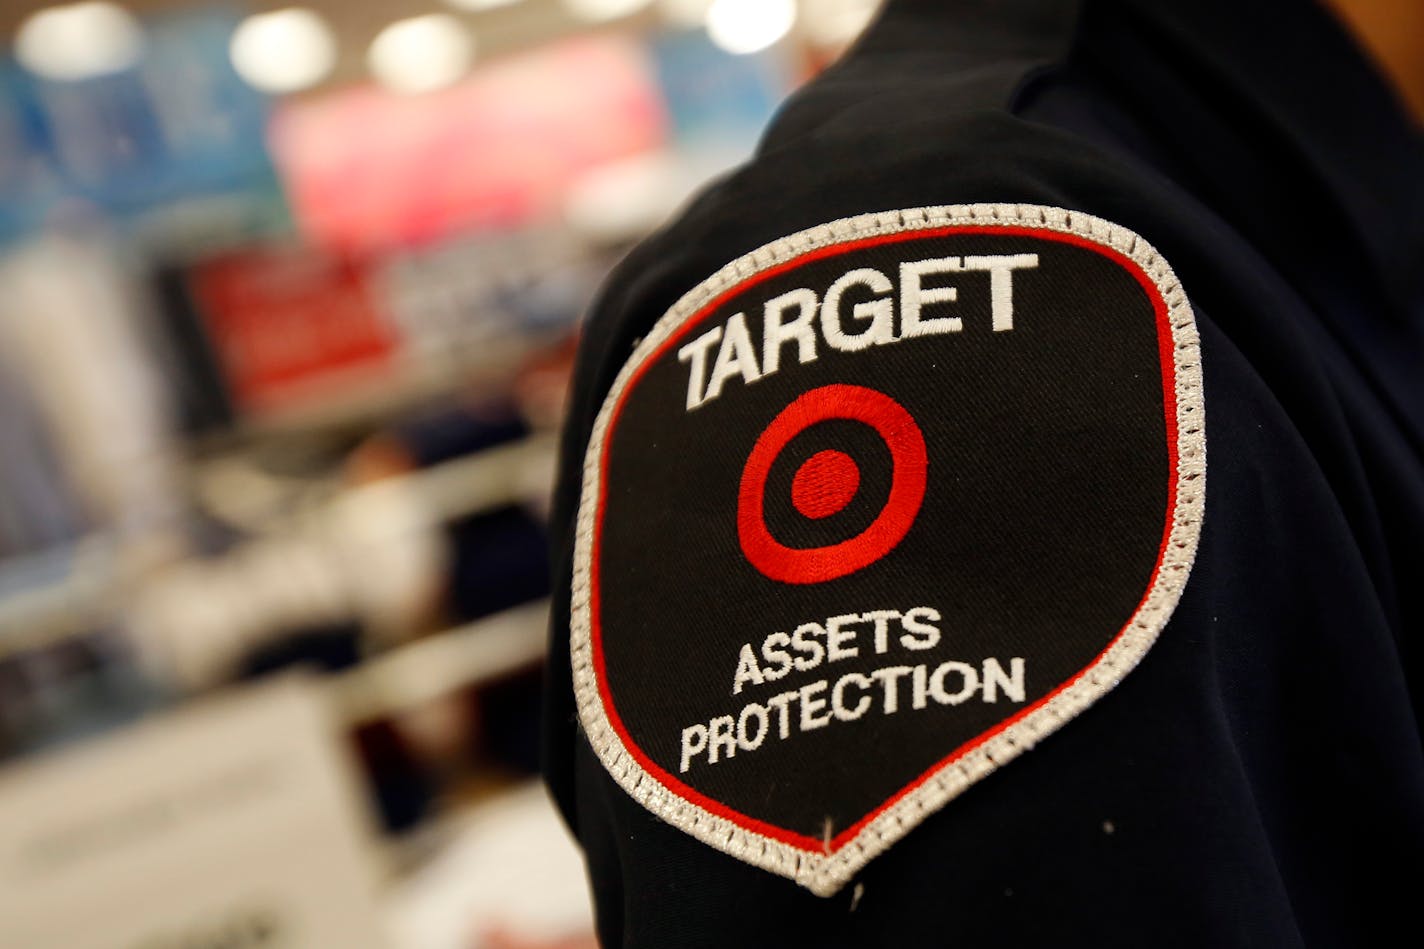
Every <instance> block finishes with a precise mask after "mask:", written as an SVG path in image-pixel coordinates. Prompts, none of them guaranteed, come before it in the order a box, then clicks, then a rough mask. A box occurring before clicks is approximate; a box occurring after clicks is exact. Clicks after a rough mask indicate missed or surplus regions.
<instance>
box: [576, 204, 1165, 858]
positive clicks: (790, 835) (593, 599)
mask: <svg viewBox="0 0 1424 949" xmlns="http://www.w3.org/2000/svg"><path fill="white" fill-rule="evenodd" d="M951 234H955V235H959V234H980V235H995V236H996V235H1010V236H1012V235H1018V236H1021V237H1033V238H1037V239H1040V240H1050V241H1057V242H1058V243H1062V244H1071V245H1073V246H1076V247H1082V248H1084V249H1086V250H1091V251H1093V252H1095V253H1097V254H1100V255H1102V256H1103V257H1106V258H1108V259H1109V260H1111V261H1112V262H1113V263H1115V264H1117V265H1118V266H1120V267H1122V268H1123V269H1125V270H1126V271H1127V272H1128V273H1130V274H1131V275H1132V276H1133V277H1135V278H1136V279H1137V282H1138V284H1139V285H1141V287H1142V289H1143V291H1144V292H1145V293H1146V294H1147V299H1148V301H1149V302H1150V303H1151V304H1152V310H1153V314H1154V316H1155V318H1156V322H1157V349H1158V359H1159V362H1160V364H1161V371H1162V405H1163V412H1164V414H1165V415H1166V436H1167V455H1168V465H1167V469H1168V477H1167V505H1166V507H1167V511H1166V525H1165V526H1164V528H1163V531H1162V542H1161V544H1160V545H1159V547H1158V549H1157V562H1156V563H1155V564H1154V565H1153V567H1152V575H1151V577H1150V578H1149V579H1148V582H1147V588H1146V589H1145V590H1144V591H1143V594H1142V598H1141V599H1140V600H1138V604H1137V607H1136V608H1135V609H1134V610H1133V613H1132V615H1133V616H1134V617H1135V616H1136V615H1137V614H1138V612H1139V611H1140V610H1141V609H1142V605H1143V603H1145V602H1146V601H1147V598H1148V596H1149V595H1150V594H1151V593H1152V591H1153V590H1154V589H1156V587H1157V581H1158V578H1159V575H1160V573H1161V570H1162V560H1163V557H1164V556H1165V554H1166V550H1167V545H1168V542H1169V540H1170V538H1171V533H1172V521H1173V518H1174V517H1175V515H1176V510H1177V481H1178V480H1179V471H1178V467H1179V459H1178V456H1177V440H1178V432H1177V390H1176V374H1177V366H1176V359H1175V358H1174V354H1173V346H1174V344H1173V341H1172V325H1171V322H1170V320H1169V319H1168V312H1167V302H1166V301H1165V300H1164V299H1162V294H1161V291H1160V290H1159V289H1158V288H1157V284H1156V283H1155V282H1154V281H1153V280H1152V278H1151V277H1149V276H1148V275H1147V273H1146V271H1144V270H1143V269H1142V267H1141V266H1140V265H1139V264H1138V263H1137V262H1136V261H1134V260H1132V259H1131V258H1130V257H1128V256H1126V255H1125V254H1123V253H1122V252H1120V251H1118V250H1116V249H1115V248H1112V247H1109V246H1107V245H1105V244H1100V243H1097V242H1096V241H1093V240H1090V239H1088V238H1086V237H1080V236H1079V235H1077V234H1068V233H1064V232H1062V231H1057V230H1051V229H1048V228H1036V227H1023V226H1019V225H1004V226H998V227H996V226H993V225H973V224H971V225H954V224H950V225H944V226H941V227H927V228H920V229H915V230H904V231H897V232H895V233H892V234H881V235H878V236H875V237H867V238H862V239H860V240H851V241H847V242H845V243H839V244H831V245H828V246H826V247H822V248H819V249H816V250H812V251H808V252H807V253H805V254H801V255H799V256H796V257H793V258H791V259H790V260H787V261H783V262H782V263H780V264H778V265H776V266H774V267H770V268H768V269H766V270H763V271H760V272H758V273H755V274H753V275H752V276H750V277H748V278H747V279H745V280H743V281H740V282H739V283H736V284H734V285H733V286H731V287H729V288H727V289H726V290H724V291H722V292H721V293H719V294H718V295H717V296H715V297H714V298H712V299H711V300H710V301H708V302H707V303H706V304H704V305H703V306H702V308H701V309H699V310H698V311H697V312H695V313H694V314H692V315H691V316H690V317H688V318H687V320H686V321H685V322H684V323H683V324H682V325H681V326H680V327H678V328H677V330H676V331H675V332H673V333H671V334H670V335H669V336H668V338H667V339H666V340H664V341H663V343H662V345H660V346H659V347H658V348H657V349H656V350H654V351H653V352H652V353H651V354H649V355H648V356H647V357H646V358H645V359H644V360H643V362H642V364H641V365H639V366H638V368H637V369H636V370H635V371H634V373H633V375H632V377H631V378H630V379H629V380H628V382H627V385H625V386H624V388H623V392H622V394H621V396H620V397H619V400H618V404H617V405H615V406H614V408H613V412H612V414H611V416H610V418H609V421H608V426H607V430H606V431H605V432H604V436H603V446H602V453H601V456H600V458H599V460H598V465H599V482H598V511H597V514H596V516H595V519H594V534H593V543H592V547H591V549H590V556H589V581H590V583H589V637H590V646H591V650H592V655H593V667H594V675H595V677H596V679H597V682H598V694H599V698H600V700H601V701H602V703H603V709H604V713H605V714H606V715H607V716H608V722H609V724H610V725H611V726H612V727H613V730H614V731H615V732H616V733H617V735H618V738H619V740H620V741H621V742H622V743H623V747H624V749H626V750H627V752H628V754H629V755H630V756H631V757H632V758H633V759H634V760H635V761H636V762H637V763H638V765H639V766H640V767H641V768H642V769H643V770H644V771H645V772H647V774H648V775H649V776H651V777H652V778H653V779H654V780H655V781H657V782H658V783H659V784H660V785H662V786H663V787H664V788H666V789H667V790H668V791H669V792H671V793H672V794H674V795H676V796H677V797H679V798H681V799H683V800H685V801H687V802H688V803H690V804H693V805H695V806H697V807H700V808H702V809H703V810H705V811H707V812H708V813H711V814H714V815H716V816H718V817H721V818H723V819H724V820H727V821H730V822H731V823H733V824H735V825H737V826H739V827H741V828H743V829H745V830H748V831H751V832H752V833H756V834H760V835H762V836H764V837H769V838H771V839H772V840H777V841H780V842H781V843H784V844H788V845H789V846H792V847H796V848H798V849H801V850H805V851H807V852H810V853H814V854H817V855H824V856H831V855H833V854H835V853H836V852H837V851H839V850H840V849H841V848H842V847H844V846H845V845H846V844H847V843H849V842H850V841H851V840H853V839H854V838H855V836H856V835H857V834H858V833H859V832H860V831H861V829H862V828H863V827H865V826H866V825H867V824H869V823H870V822H871V821H873V820H875V818H877V817H879V816H880V815H881V814H882V813H884V812H885V811H886V810H888V809H889V808H891V807H893V806H894V805H895V804H896V803H897V802H898V801H900V800H901V799H903V798H904V797H905V796H906V795H908V794H910V793H912V792H913V791H914V790H915V789H916V788H918V787H920V786H921V785H923V784H924V783H925V782H926V781H928V780H929V779H930V778H932V777H933V776H934V775H935V774H937V773H939V772H940V771H942V770H943V769H944V768H946V767H948V766H949V765H952V764H953V763H954V762H956V761H958V760H959V759H960V758H962V757H963V756H964V755H966V754H968V753H969V752H970V751H973V750H974V749H975V748H978V747H980V746H981V745H983V744H984V743H985V742H987V741H989V740H990V739H991V738H993V737H994V736H995V735H997V734H999V733H1001V732H1003V731H1004V730H1006V729H1008V728H1010V727H1011V726H1013V725H1014V724H1015V723H1017V722H1019V721H1021V720H1022V719H1024V718H1026V717H1027V716H1028V715H1030V714H1032V713H1033V712H1035V711H1037V710H1038V709H1039V708H1041V707H1043V706H1044V705H1046V704H1048V702H1049V701H1050V700H1051V699H1053V698H1054V696H1056V695H1058V694H1060V693H1061V692H1063V691H1064V690H1066V689H1068V688H1069V687H1070V686H1072V685H1073V683H1075V682H1077V681H1078V680H1079V679H1081V678H1082V677H1083V676H1084V675H1085V674H1087V673H1088V672H1089V671H1091V670H1092V669H1093V667H1095V666H1096V665H1097V664H1098V663H1099V662H1100V661H1101V660H1102V658H1103V656H1104V655H1106V654H1107V653H1108V652H1109V651H1110V650H1111V649H1112V648H1113V646H1115V645H1116V644H1117V643H1118V641H1119V640H1121V639H1122V637H1123V635H1124V634H1125V633H1126V632H1127V630H1128V628H1129V626H1130V625H1131V623H1130V622H1129V623H1128V624H1127V625H1125V626H1124V627H1123V628H1122V629H1121V630H1119V631H1118V634H1117V635H1116V636H1114V637H1113V638H1112V640H1110V641H1109V642H1108V644H1107V646H1106V647H1104V648H1103V650H1102V651H1101V652H1099V653H1098V655H1096V656H1094V657H1093V660H1092V661H1091V662H1089V663H1088V664H1087V665H1085V666H1084V667H1083V668H1082V669H1080V670H1078V672H1077V673H1075V674H1074V675H1072V676H1070V677H1069V678H1068V679H1066V680H1065V681H1064V682H1063V683H1062V684H1061V685H1059V686H1058V688H1056V689H1054V690H1053V691H1051V692H1049V693H1048V694H1047V695H1045V696H1043V697H1042V698H1040V699H1039V700H1038V701H1036V702H1034V703H1033V704H1032V705H1029V706H1027V707H1025V708H1022V709H1020V710H1019V711H1018V712H1017V713H1016V714H1015V715H1013V716H1012V717H1010V718H1007V719H1005V720H1004V721H1002V722H1000V723H999V724H998V725H996V726H994V727H993V728H991V729H989V730H988V731H986V732H983V733H981V734H980V735H978V736H976V737H975V738H973V739H971V740H969V741H967V742H965V743H964V744H962V745H960V746H959V747H958V748H956V749H954V750H953V751H951V752H950V753H949V754H948V755H946V756H945V757H943V758H941V759H940V760H939V761H937V762H935V763H934V764H933V765H931V766H930V767H929V768H927V769H926V770H925V771H924V772H923V773H921V774H920V776H919V777H917V778H916V779H915V780H913V781H911V782H910V783H909V784H907V785H905V786H904V787H903V788H901V789H900V790H899V791H898V792H896V793H895V794H894V795H892V796H891V797H889V798H888V799H886V800H885V802H884V803H882V804H881V805H880V806H879V807H877V808H875V810H873V811H871V812H870V813H869V814H866V815H865V816H864V817H862V818H861V819H860V820H858V821H856V822H855V823H854V824H852V825H851V826H850V827H848V828H846V829H845V830H843V831H841V832H840V833H839V834H837V835H836V836H835V837H834V838H832V839H831V841H830V843H829V844H827V843H826V842H825V841H824V840H821V839H818V838H814V837H807V836H805V835H803V834H798V833H795V832H794V831H790V830H786V829H785V828H782V827H777V826H775V825H773V824H768V823H766V822H764V821H760V820H757V819H756V818H754V817H750V816H748V815H746V814H742V813H741V812H739V811H735V810H733V809H732V808H730V807H727V806H726V805H725V804H722V803H721V802H719V801H715V800H713V799H712V798H709V797H707V796H706V795H704V794H702V793H701V792H699V791H697V790H695V789H693V788H691V787H689V786H688V785H686V784H684V783H683V782H682V781H679V780H678V779H677V778H676V777H674V776H673V775H671V774H669V773H668V772H667V771H666V770H664V769H663V768H662V767H661V766H659V765H658V764H657V763H656V762H654V761H653V760H652V759H651V758H649V757H648V755H647V753H646V752H644V751H643V749H642V748H640V747H638V745H637V743H635V742H634V741H633V738H632V736H631V735H630V734H629V733H628V729H627V728H626V727H625V726H624V724H623V720H622V718H621V717H619V715H618V710H617V708H616V707H615V706H614V704H613V696H612V693H611V692H610V691H609V688H608V676H607V670H606V669H605V667H604V659H603V627H602V624H601V622H600V620H599V545H600V542H601V540H602V536H603V513H604V511H605V510H607V499H608V453H609V451H610V449H611V448H612V445H613V430H614V428H615V427H616V426H617V424H618V417H619V415H620V414H622V411H623V405H624V403H625V402H626V401H627V399H628V396H629V395H630V394H631V393H632V391H633V389H634V388H636V387H637V385H638V382H639V380H641V379H642V377H643V374H644V373H645V372H647V370H648V369H649V368H650V367H651V366H652V365H653V364H654V363H656V362H657V361H658V360H660V359H661V358H662V357H663V356H664V354H666V353H667V351H668V350H669V349H671V348H672V347H673V346H675V345H676V344H677V343H678V341H680V340H681V339H682V338H683V337H685V336H686V335H687V334H688V333H689V332H690V331H691V330H692V329H693V328H694V327H696V326H697V325H698V324H699V323H701V322H702V321H703V320H705V319H707V318H708V317H710V316H711V315H712V314H713V313H714V311H716V310H717V308H718V307H720V306H721V305H722V304H723V303H725V302H726V301H727V300H728V299H730V298H731V297H733V296H735V295H737V294H739V293H743V292H745V291H746V290H749V289H751V288H752V287H755V286H757V285H758V284H760V283H763V282H765V281H767V280H770V279H771V278H772V277H775V276H776V275H778V274H781V273H785V272H786V271H788V270H792V269H795V268H797V267H801V266H804V265H805V264H808V263H810V262H812V261H815V260H822V259H825V258H827V257H836V256H840V255H841V254H848V253H851V252H852V251H856V250H863V249H865V248H868V247H878V246H883V245H885V244H895V243H902V242H905V241H912V240H924V239H927V238H934V237H946V236H949V235H951Z"/></svg>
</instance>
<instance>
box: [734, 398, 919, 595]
mask: <svg viewBox="0 0 1424 949" xmlns="http://www.w3.org/2000/svg"><path fill="white" fill-rule="evenodd" d="M836 419H844V420H846V421H851V422H860V423H862V424H864V425H867V426H869V427H870V428H871V429H872V430H873V431H874V432H875V433H876V434H877V435H878V436H879V437H880V439H881V440H882V441H883V442H884V444H885V447H886V448H888V449H889V451H890V461H891V465H892V473H891V480H890V491H889V496H888V497H887V499H886V501H885V504H884V506H883V507H882V508H881V509H880V513H879V514H878V515H877V516H876V517H875V519H874V520H873V521H872V522H871V523H870V525H869V526H868V527H866V528H865V529H863V530H861V531H860V532H859V533H857V534H855V535H854V536H852V537H849V538H846V539H845V540H842V541H840V542H838V543H832V544H826V545H822V546H818V547H811V548H798V547H791V546H788V545H787V544H784V543H782V542H781V541H780V540H778V539H777V538H776V537H775V536H774V535H773V533H772V531H771V529H770V528H769V527H768V525H767V520H766V506H767V500H766V492H767V483H768V480H769V478H770V475H771V472H772V468H773V466H774V465H775V464H776V462H777V460H778V458H779V457H780V456H781V455H782V452H783V450H784V449H786V447H787V445H788V444H789V443H790V442H791V441H792V440H793V439H794V438H796V436H798V435H800V434H802V433H803V432H806V431H807V430H809V429H810V428H811V427H812V426H815V425H817V424H819V423H821V422H827V421H832V420H836ZM927 468H928V461H927V455H926V452H925V439H924V436H923V435H922V434H921V432H920V427H919V426H918V425H916V424H915V420H914V418H912V417H911V416H910V413H909V412H907V411H906V410H905V409H904V407H903V406H901V405H900V404H899V403H898V402H896V401H895V400H894V399H892V398H890V397H889V396H887V395H885V394H883V393H880V392H876V391H875V390H874V389H867V388H864V387H863V386H852V385H829V386H822V387H821V388H819V389H813V390H811V391H810V392H807V393H806V394H804V395H802V396H801V397H800V398H798V399H796V400H795V401H794V402H792V403H791V404H790V405H788V406H787V407H786V408H785V409H783V410H782V412H781V414H779V415H777V416H776V418H775V419H773V420H772V422H771V424H770V425H768V426H767V427H766V430H765V431H763V432H762V433H761V437H759V438H758V439H757V442H756V445H755V446H754V447H753V448H752V452H751V455H750V456H749V457H748V458H747V463H746V466H745V467H744V468H743V469H742V481H741V489H740V491H739V492H738V500H737V538H738V540H739V541H740V542H741V546H742V553H743V554H745V555H746V558H747V560H748V561H750V562H751V564H752V566H754V567H756V568H757V569H758V570H760V571H761V572H762V573H763V574H765V575H766V576H768V577H770V578H771V579H773V580H779V581H781V582H782V583H798V584H809V583H824V582H826V581H827V580H835V579H838V578H840V577H844V576H847V575H849V574H852V573H855V572H856V571H857V570H862V569H864V568H865V567H868V566H870V565H871V564H873V563H875V562H876V561H877V560H879V559H880V558H882V557H884V556H885V555H886V554H888V553H889V552H890V551H891V550H893V549H895V545H896V544H898V543H899V542H900V541H901V540H902V539H904V537H905V534H906V533H908V532H909V530H910V525H911V524H913V523H914V521H915V515H917V514H918V513H919V511H920V505H921V503H922V502H923V501H924V499H925V480H926V471H927ZM860 484H861V472H860V467H859V466H858V465H857V464H856V462H855V460H854V459H853V458H852V457H851V456H850V455H847V454H846V453H845V452H843V451H838V450H835V449H824V450H821V451H818V452H816V453H815V454H813V455H811V456H810V457H809V458H807V459H806V461H805V462H804V463H803V464H801V466H800V467H799V468H797V470H796V474H795V477H794V478H793V479H792V482H791V503H792V505H793V506H794V508H795V510H796V511H797V513H799V514H800V515H801V516H802V517H805V518H809V519H813V520H820V519H823V518H829V517H831V516H833V515H835V514H838V513H840V512H841V511H842V510H843V509H844V508H846V506H847V505H849V504H850V503H851V502H852V500H854V499H855V497H856V494H857V492H858V489H859V488H860Z"/></svg>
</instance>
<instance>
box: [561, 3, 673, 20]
mask: <svg viewBox="0 0 1424 949" xmlns="http://www.w3.org/2000/svg"><path fill="white" fill-rule="evenodd" d="M650 2H652V0H564V7H565V8H566V9H567V10H568V11H569V12H570V13H572V14H573V15H574V16H576V17H578V18H579V19H581V20H587V21H589V22H590V23H602V22H604V21H606V20H618V19H621V18H623V17H625V16H632V15H633V14H634V13H637V12H638V11H639V10H641V9H643V8H644V7H646V6H647V5H648V4H649V3H650Z"/></svg>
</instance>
